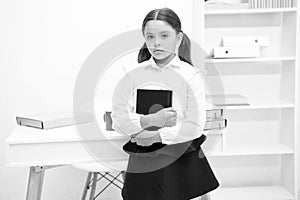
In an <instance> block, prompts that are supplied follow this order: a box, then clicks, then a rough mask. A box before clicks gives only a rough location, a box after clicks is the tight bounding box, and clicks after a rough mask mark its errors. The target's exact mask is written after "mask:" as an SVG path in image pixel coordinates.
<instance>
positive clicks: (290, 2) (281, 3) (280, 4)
mask: <svg viewBox="0 0 300 200" xmlns="http://www.w3.org/2000/svg"><path fill="white" fill-rule="evenodd" d="M293 7H296V2H295V0H249V8H250V9H262V8H293Z"/></svg>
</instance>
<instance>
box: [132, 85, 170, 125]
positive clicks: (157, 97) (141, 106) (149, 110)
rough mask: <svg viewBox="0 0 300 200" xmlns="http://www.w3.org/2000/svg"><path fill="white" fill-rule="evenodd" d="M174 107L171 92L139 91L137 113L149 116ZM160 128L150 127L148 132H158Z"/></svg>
mask: <svg viewBox="0 0 300 200" xmlns="http://www.w3.org/2000/svg"><path fill="white" fill-rule="evenodd" d="M169 107H172V91H171V90H149V89H137V99H136V113H138V114H143V115H148V114H153V113H156V112H158V111H160V110H161V109H163V108H169ZM158 129H159V127H149V128H147V130H149V131H153V130H158Z"/></svg>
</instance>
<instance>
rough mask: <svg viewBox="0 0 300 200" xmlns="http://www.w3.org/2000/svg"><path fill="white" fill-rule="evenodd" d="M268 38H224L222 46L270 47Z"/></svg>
mask: <svg viewBox="0 0 300 200" xmlns="http://www.w3.org/2000/svg"><path fill="white" fill-rule="evenodd" d="M268 45H269V38H268V36H223V37H222V41H221V46H224V47H225V46H268Z"/></svg>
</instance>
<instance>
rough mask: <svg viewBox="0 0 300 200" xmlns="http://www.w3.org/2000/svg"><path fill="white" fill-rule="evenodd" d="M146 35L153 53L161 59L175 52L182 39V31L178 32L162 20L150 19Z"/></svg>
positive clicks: (146, 27) (148, 45)
mask: <svg viewBox="0 0 300 200" xmlns="http://www.w3.org/2000/svg"><path fill="white" fill-rule="evenodd" d="M144 36H145V40H146V45H147V47H148V49H149V51H150V53H151V55H152V56H153V57H154V58H156V59H159V60H160V59H164V58H166V57H168V56H170V55H171V54H173V53H174V52H175V50H176V48H177V46H179V44H180V42H181V39H182V33H179V34H177V33H176V31H175V30H174V29H173V28H172V27H171V26H170V25H168V24H167V23H165V22H164V21H161V20H150V21H148V22H147V24H146V26H145V32H144Z"/></svg>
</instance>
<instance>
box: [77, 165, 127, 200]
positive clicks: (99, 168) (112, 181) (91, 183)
mask: <svg viewBox="0 0 300 200" xmlns="http://www.w3.org/2000/svg"><path fill="white" fill-rule="evenodd" d="M127 163H128V161H110V162H106V163H100V162H87V163H82V164H81V163H80V164H73V165H72V166H73V167H74V168H77V169H80V170H84V171H87V172H88V176H87V179H86V183H85V186H84V189H83V193H82V197H81V199H82V200H85V199H86V196H87V193H88V190H89V189H90V188H91V191H90V198H89V199H90V200H92V199H96V198H97V197H98V196H99V195H101V194H102V193H103V192H104V191H105V190H106V189H107V188H108V187H109V186H110V185H114V186H116V187H117V188H119V189H122V187H123V181H124V179H125V170H126V168H127ZM112 172H114V173H117V174H116V175H113V174H112ZM120 175H122V178H123V180H120V179H119V177H120ZM98 176H100V177H99V178H98ZM100 180H106V181H107V183H106V185H105V186H104V187H103V188H102V189H101V190H100V191H99V192H98V194H95V193H96V186H97V182H98V181H100Z"/></svg>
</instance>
